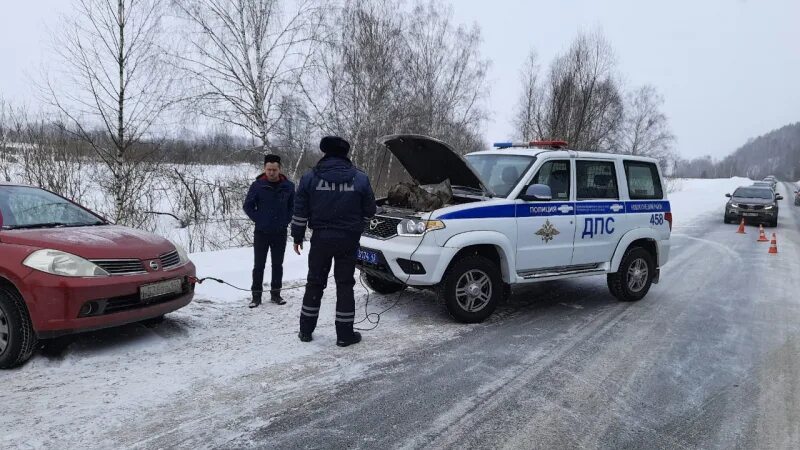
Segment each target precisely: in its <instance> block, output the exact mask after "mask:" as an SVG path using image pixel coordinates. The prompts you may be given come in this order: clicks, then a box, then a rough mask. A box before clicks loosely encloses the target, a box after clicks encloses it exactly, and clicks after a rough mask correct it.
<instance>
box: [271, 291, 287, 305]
mask: <svg viewBox="0 0 800 450" xmlns="http://www.w3.org/2000/svg"><path fill="white" fill-rule="evenodd" d="M270 300H271V301H272V303H275V304H276V305H285V304H286V300H284V299H283V298H282V297H281V296H280V294H272V297H271V298H270Z"/></svg>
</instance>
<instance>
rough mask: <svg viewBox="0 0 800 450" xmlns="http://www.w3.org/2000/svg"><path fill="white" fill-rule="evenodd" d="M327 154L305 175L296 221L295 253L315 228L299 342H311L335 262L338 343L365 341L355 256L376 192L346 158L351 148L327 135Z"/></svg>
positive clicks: (322, 143)
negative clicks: (358, 321) (358, 323)
mask: <svg viewBox="0 0 800 450" xmlns="http://www.w3.org/2000/svg"><path fill="white" fill-rule="evenodd" d="M319 148H320V150H322V152H323V153H325V156H324V157H323V158H322V159H321V160H320V161H319V163H317V165H316V167H314V169H312V170H311V171H310V172H308V173H307V174H305V175H304V176H303V178H302V179H301V180H300V183H299V185H298V187H297V201H296V203H295V208H294V217H292V238H293V239H294V251H295V252H296V253H297V254H298V255H299V254H300V250H301V249H302V248H303V240H304V238H305V232H306V226H308V227H310V228H311V229H312V230H313V234H312V236H311V250H310V251H309V254H308V283H307V284H306V293H305V296H304V297H303V308H302V310H301V312H300V333H299V335H298V336H299V337H300V340H301V341H303V342H309V341H311V333H313V332H314V328H316V326H317V318H318V316H319V306H320V301H321V300H322V293H323V291H324V289H325V286H326V284H327V279H328V273H329V272H330V270H331V262H333V263H334V269H333V277H334V279H335V280H336V345H338V346H340V347H347V346H348V345H351V344H356V343H358V342H360V341H361V334H360V333H358V332H355V331H353V322H354V321H355V315H356V313H355V299H354V294H353V286H355V284H356V281H355V270H356V255H357V253H358V241H359V240H360V238H361V232H362V231H364V223H365V221H368V220H369V219H371V218H372V216H373V215H375V210H376V206H375V194H374V193H373V192H372V186H370V183H369V178H368V177H367V175H366V174H365V173H364V172H362V171H360V170H358V169H356V168H355V166H353V163H352V162H350V160H349V159H347V153H348V152H349V151H350V144H349V143H348V142H347V141H345V140H344V139H342V138H340V137H335V136H326V137H324V138H322V141H320V144H319Z"/></svg>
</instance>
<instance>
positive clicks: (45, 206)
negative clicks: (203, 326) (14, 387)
mask: <svg viewBox="0 0 800 450" xmlns="http://www.w3.org/2000/svg"><path fill="white" fill-rule="evenodd" d="M194 276H195V267H194V264H192V262H191V261H189V258H188V256H187V255H186V252H185V251H184V250H183V249H182V248H181V247H180V246H179V245H176V244H173V243H172V242H170V241H168V240H166V239H164V238H161V237H159V236H156V235H154V234H151V233H146V232H143V231H139V230H135V229H131V228H127V227H123V226H118V225H112V224H110V223H108V222H107V221H106V220H105V219H103V218H102V217H100V216H98V215H97V214H95V213H93V212H91V211H89V210H87V209H86V208H83V207H81V206H79V205H77V204H75V203H73V202H71V201H69V200H66V199H64V198H62V197H60V196H58V195H56V194H53V193H51V192H48V191H46V190H43V189H39V188H35V187H30V186H20V185H13V184H2V183H0V368H3V369H4V368H10V367H14V366H17V365H19V364H22V363H23V362H25V361H26V360H27V359H28V358H30V356H31V354H32V353H33V352H34V350H35V348H36V346H37V342H38V341H40V340H48V339H53V338H58V337H61V336H64V335H69V334H74V333H78V332H82V331H90V330H97V329H100V328H108V327H113V326H118V325H122V324H127V323H132V322H139V321H146V320H159V319H161V318H163V316H164V314H167V313H169V312H172V311H175V310H177V309H179V308H181V307H183V306H186V305H187V304H189V302H191V301H192V297H193V296H194V283H193V279H194Z"/></svg>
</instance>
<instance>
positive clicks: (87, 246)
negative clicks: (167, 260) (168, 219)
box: [0, 225, 175, 260]
mask: <svg viewBox="0 0 800 450" xmlns="http://www.w3.org/2000/svg"><path fill="white" fill-rule="evenodd" d="M0 242H4V243H8V244H16V245H26V246H29V247H37V248H49V249H53V250H61V251H62V252H67V253H72V254H73V255H78V256H80V257H83V258H86V259H132V258H136V259H142V260H147V259H154V258H158V256H159V255H163V254H164V253H168V252H171V251H173V250H174V249H175V246H173V245H172V243H170V242H169V241H168V240H166V239H164V238H162V237H159V236H156V235H155V234H152V233H147V232H145V231H140V230H135V229H133V228H127V227H123V226H119V225H104V226H94V227H76V228H47V229H35V230H8V231H3V232H0Z"/></svg>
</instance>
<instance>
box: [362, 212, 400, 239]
mask: <svg viewBox="0 0 800 450" xmlns="http://www.w3.org/2000/svg"><path fill="white" fill-rule="evenodd" d="M401 220H402V219H397V218H395V217H385V216H375V218H374V219H372V221H370V222H369V223H367V226H366V227H365V229H364V236H367V237H371V238H376V239H389V238H392V237H394V236H397V226H398V225H400V221H401Z"/></svg>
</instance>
